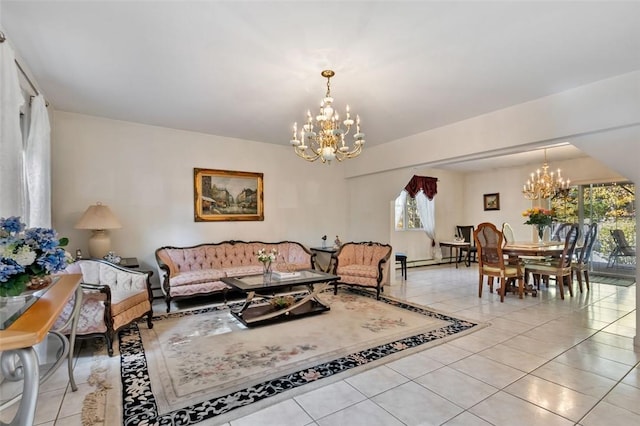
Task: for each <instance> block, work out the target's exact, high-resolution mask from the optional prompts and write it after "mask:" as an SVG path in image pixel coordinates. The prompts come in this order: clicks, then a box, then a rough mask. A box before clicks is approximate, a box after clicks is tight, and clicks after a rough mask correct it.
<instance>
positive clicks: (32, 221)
mask: <svg viewBox="0 0 640 426" xmlns="http://www.w3.org/2000/svg"><path fill="white" fill-rule="evenodd" d="M50 135H51V127H50V126H49V114H48V113H47V106H46V102H45V100H44V97H42V95H38V96H36V97H34V98H33V101H32V102H31V125H30V126H29V137H28V138H27V145H26V148H25V154H24V161H25V176H26V181H27V211H28V215H27V216H28V222H27V223H28V224H29V226H38V227H43V228H50V227H51V140H50Z"/></svg>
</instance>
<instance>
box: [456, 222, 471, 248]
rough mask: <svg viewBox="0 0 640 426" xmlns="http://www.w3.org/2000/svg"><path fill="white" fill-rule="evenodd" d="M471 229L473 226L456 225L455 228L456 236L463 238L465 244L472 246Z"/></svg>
mask: <svg viewBox="0 0 640 426" xmlns="http://www.w3.org/2000/svg"><path fill="white" fill-rule="evenodd" d="M473 229H474V228H473V225H458V226H456V235H457V236H458V237H460V238H464V242H465V243H472V245H473Z"/></svg>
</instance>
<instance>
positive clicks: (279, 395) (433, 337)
mask: <svg viewBox="0 0 640 426" xmlns="http://www.w3.org/2000/svg"><path fill="white" fill-rule="evenodd" d="M340 290H341V291H345V292H350V293H354V294H357V295H360V296H364V297H369V298H375V294H372V293H371V292H368V291H366V290H363V289H358V288H344V287H342V288H340ZM380 301H381V302H385V303H389V304H391V305H396V306H399V307H401V308H403V309H409V310H411V311H413V312H418V313H422V314H424V315H428V316H431V317H434V318H436V319H440V320H444V321H447V322H449V324H448V325H446V326H444V327H440V328H436V329H434V330H431V331H428V332H426V333H422V334H417V335H414V336H410V337H407V338H402V339H399V340H397V341H392V342H388V343H385V344H382V345H378V346H376V347H372V348H367V349H364V350H362V351H359V352H356V353H352V354H348V355H346V356H344V357H342V358H338V359H336V360H333V361H329V362H323V363H320V364H318V365H315V366H313V367H308V368H304V369H302V370H299V371H296V372H294V373H292V374H289V375H284V376H282V377H280V378H278V379H274V380H269V381H268V382H269V384H273V382H277V381H278V380H281V379H283V378H287V380H286V381H283V382H284V383H286V384H287V386H288V385H290V384H291V383H292V382H293V383H297V384H295V385H294V386H291V387H288V388H287V387H285V388H277V387H276V389H277V391H276V392H275V393H273V394H270V395H266V396H262V395H261V396H260V397H259V398H257V399H256V400H250V401H248V402H246V403H245V404H243V405H240V406H231V408H229V409H226V410H224V407H225V405H223V406H222V407H223V410H224V411H222V412H220V413H217V414H212V410H216V409H219V406H220V403H221V402H222V403H224V402H225V399H227V400H229V401H231V403H235V401H237V400H238V399H240V398H239V397H240V396H241V395H242V393H243V392H247V391H251V390H252V388H253V389H255V388H260V385H262V384H264V383H267V382H263V383H261V384H259V385H257V386H253V387H248V388H246V389H242V390H240V391H236V392H232V393H230V394H227V395H224V396H220V397H218V398H215V399H212V400H207V401H203V402H201V403H197V404H193V405H190V406H187V407H184V409H178V410H174V411H172V412H169V413H165V414H160V415H158V412H157V405H156V401H155V395H154V394H153V391H152V389H151V384H150V382H148V383H146V385H141V383H140V381H139V380H134V383H132V384H129V385H128V384H127V379H126V378H125V377H128V373H127V371H126V370H127V368H125V367H127V366H128V367H130V368H131V371H135V372H137V374H136V375H135V376H140V372H143V374H144V375H146V376H148V375H149V373H148V370H147V368H148V364H147V359H146V354H145V352H144V347H143V346H142V340H141V336H140V332H139V329H138V326H137V324H132V326H131V327H128V328H126V329H124V330H122V331H120V333H119V337H120V339H119V352H120V380H118V382H119V383H118V386H117V389H113V390H114V391H115V392H112V394H117V396H118V397H119V401H120V404H119V405H120V406H119V407H115V405H118V404H116V402H115V401H113V403H112V404H109V403H108V406H109V408H110V409H109V410H108V412H110V413H113V414H116V413H118V419H119V421H120V422H122V424H125V425H127V424H138V423H139V422H141V421H145V420H146V421H148V422H155V423H157V424H177V423H179V424H181V425H187V424H200V425H204V424H210V423H212V422H215V423H216V424H217V423H218V422H219V423H226V422H228V421H230V420H233V419H237V418H239V417H242V416H244V415H246V414H249V413H251V412H255V411H257V410H260V409H262V408H265V407H267V406H270V405H273V404H276V403H278V402H280V401H282V400H285V399H288V398H291V396H292V395H291V394H292V393H294V390H298V389H299V388H300V387H301V386H304V387H305V390H308V391H312V390H314V389H317V388H319V387H323V386H326V385H329V384H331V383H334V382H336V381H339V380H343V379H345V377H343V376H344V374H342V373H344V372H347V371H349V372H352V373H354V374H359V373H362V372H364V371H367V370H369V369H371V368H375V367H377V366H379V365H384V364H386V363H388V362H393V361H395V360H397V359H400V358H403V357H405V356H408V355H411V354H413V353H416V352H420V351H423V350H427V349H429V348H432V347H435V346H439V345H441V344H444V343H447V342H449V341H451V340H453V339H457V338H459V337H462V336H464V335H467V334H469V333H472V332H475V331H477V330H480V329H482V328H484V327H487V326H488V325H489V324H488V323H482V322H479V321H476V320H469V319H466V318H463V317H459V316H453V315H451V314H447V313H443V312H441V311H439V310H437V309H433V308H430V307H428V306H424V305H419V304H416V303H411V302H407V301H404V300H399V299H397V298H394V297H391V296H384V295H381V297H380ZM241 304H242V302H232V303H229V304H226V305H224V304H220V305H209V306H205V307H199V308H194V309H188V310H184V311H179V312H174V313H169V314H161V315H157V316H154V319H158V320H159V319H162V318H166V317H175V316H185V315H196V314H199V313H204V312H211V311H212V310H226V309H229V308H232V307H236V306H239V305H241ZM443 332H446V333H447V335H446V336H442V333H443ZM136 334H137V338H136ZM123 337H124V338H123ZM427 343H432V344H431V345H430V346H429V347H428V348H425V347H424V345H425V344H427ZM381 351H383V352H382V353H384V354H382V355H381V353H380V352H381ZM386 351H388V353H386ZM125 358H126V360H127V364H126V365H125V363H124V362H123V360H124V359H125ZM345 359H346V360H349V361H352V360H353V362H351V363H350V366H348V367H346V368H342V369H338V370H337V371H334V370H331V369H329V367H328V365H329V364H332V363H333V365H332V367H333V368H337V366H336V365H335V362H336V361H339V360H345ZM315 370H322V371H323V374H322V375H321V377H319V379H317V380H313V381H302V382H301V381H300V380H301V377H302V376H303V374H304V372H307V373H308V372H309V371H313V372H314V373H316V371H315ZM351 376H352V375H350V376H349V377H351ZM128 386H129V388H132V387H133V389H134V391H133V392H132V393H131V394H133V395H135V396H134V398H133V399H127V398H125V393H124V390H125V389H126V388H127V387H128ZM144 387H146V388H147V389H143V388H144ZM249 393H250V394H251V392H249ZM128 394H129V393H128ZM255 394H257V392H256V393H254V394H252V396H255ZM216 404H217V406H216ZM227 405H228V404H227ZM127 407H128V408H127ZM114 409H115V410H114ZM203 411H204V412H208V414H206V415H205V417H204V418H201V419H197V418H193V417H192V416H190V415H189V413H193V412H201V413H202V412H203ZM125 413H127V414H128V415H127V416H126V418H125ZM107 424H108V423H107Z"/></svg>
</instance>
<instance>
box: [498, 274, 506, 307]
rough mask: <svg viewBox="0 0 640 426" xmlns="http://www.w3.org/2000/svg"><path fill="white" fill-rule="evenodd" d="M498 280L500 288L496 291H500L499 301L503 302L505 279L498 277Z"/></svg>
mask: <svg viewBox="0 0 640 426" xmlns="http://www.w3.org/2000/svg"><path fill="white" fill-rule="evenodd" d="M499 280H500V281H499V282H500V289H499V290H498V292H499V293H500V302H504V293H505V291H507V279H506V278H499Z"/></svg>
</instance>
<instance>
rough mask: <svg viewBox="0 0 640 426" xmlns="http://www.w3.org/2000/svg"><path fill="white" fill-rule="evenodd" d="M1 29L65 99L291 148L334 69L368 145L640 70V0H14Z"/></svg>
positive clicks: (90, 110) (67, 107)
mask: <svg viewBox="0 0 640 426" xmlns="http://www.w3.org/2000/svg"><path fill="white" fill-rule="evenodd" d="M0 25H1V27H2V30H3V31H4V32H5V34H6V36H7V38H8V40H9V42H10V43H11V45H12V46H13V47H14V48H15V50H16V52H17V54H18V56H19V59H20V61H21V62H22V63H23V64H24V65H26V67H27V68H28V69H29V70H30V71H31V73H32V75H33V77H34V78H35V80H36V81H37V82H38V85H39V87H40V89H41V90H42V91H43V93H44V94H45V95H46V97H47V99H48V101H49V102H50V103H51V104H52V105H53V107H54V108H55V109H57V110H63V111H71V112H78V113H83V114H89V115H95V116H102V117H107V118H112V119H119V120H126V121H134V122H140V123H145V124H151V125H158V126H164V127H170V128H175V129H185V130H191V131H197V132H203V133H209V134H216V135H222V136H230V137H236V138H241V139H248V140H257V141H263V142H269V143H276V144H288V141H289V139H290V133H291V130H290V129H291V126H292V124H293V122H294V121H298V123H299V124H300V123H301V122H302V121H303V119H304V116H305V113H306V111H307V109H309V108H312V109H317V106H318V105H319V102H320V99H321V98H322V97H323V96H324V92H325V88H326V86H325V82H326V81H325V80H324V79H323V78H322V77H321V76H320V71H321V70H323V69H325V68H331V69H334V70H335V71H336V76H335V78H334V79H332V95H333V96H334V98H335V100H336V104H337V106H338V108H339V109H340V110H342V109H343V108H344V106H345V104H346V103H349V105H350V106H351V110H352V111H353V112H354V113H358V114H359V115H360V116H361V118H362V123H363V131H364V132H365V133H366V134H367V144H368V145H375V144H380V143H385V142H389V141H392V140H395V139H399V138H402V137H405V136H409V135H412V134H416V133H420V132H423V131H426V130H429V129H432V128H435V127H439V126H443V125H446V124H449V123H453V122H456V121H460V120H463V119H466V118H470V117H474V116H477V115H480V114H484V113H487V112H490V111H494V110H497V109H501V108H505V107H508V106H511V105H515V104H519V103H522V102H526V101H529V100H532V99H537V98H540V97H543V96H547V95H550V94H553V93H557V92H561V91H565V90H568V89H571V88H575V87H577V86H581V85H584V84H587V83H590V82H594V81H597V80H600V79H605V78H608V77H612V76H616V75H620V74H624V73H628V72H631V71H634V70H637V69H640V2H636V1H631V2H613V1H602V2H598V1H588V2H578V1H571V2H538V1H534V2H522V1H517V2H484V1H471V2H426V1H425V2H399V1H386V2H372V1H367V2H334V1H322V2H315V1H298V2H284V1H252V2H249V1H233V2H231V1H89V0H86V1H63V0H57V1H15V0H0ZM312 112H313V111H312ZM527 161H530V160H527ZM535 161H539V158H536V160H535Z"/></svg>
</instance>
